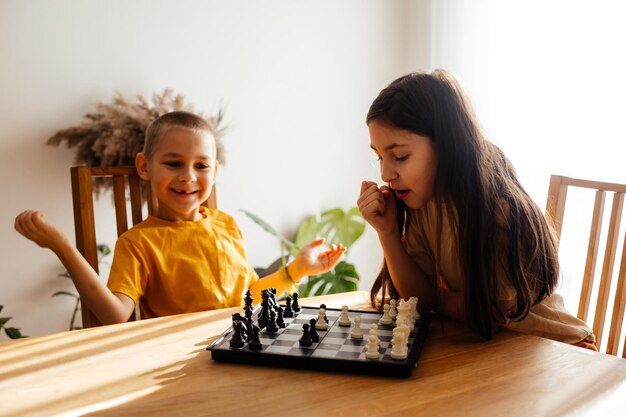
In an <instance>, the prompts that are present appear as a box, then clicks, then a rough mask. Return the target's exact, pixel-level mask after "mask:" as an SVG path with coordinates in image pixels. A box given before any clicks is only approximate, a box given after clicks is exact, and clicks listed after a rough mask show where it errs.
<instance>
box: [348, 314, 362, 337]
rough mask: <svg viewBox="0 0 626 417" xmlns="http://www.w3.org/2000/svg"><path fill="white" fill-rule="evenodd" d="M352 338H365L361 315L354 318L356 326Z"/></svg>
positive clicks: (351, 333)
mask: <svg viewBox="0 0 626 417" xmlns="http://www.w3.org/2000/svg"><path fill="white" fill-rule="evenodd" d="M350 338H352V339H354V340H361V339H363V330H362V329H361V316H356V317H355V318H354V328H353V329H352V331H351V332H350Z"/></svg>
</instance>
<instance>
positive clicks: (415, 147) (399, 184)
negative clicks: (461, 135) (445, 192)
mask: <svg viewBox="0 0 626 417" xmlns="http://www.w3.org/2000/svg"><path fill="white" fill-rule="evenodd" d="M368 127H369V131H370V144H371V147H372V149H373V150H374V152H376V155H377V156H378V160H379V163H380V173H381V175H380V176H381V179H382V180H383V181H384V182H386V183H388V184H389V187H390V188H392V189H393V190H394V192H395V194H396V196H397V197H398V198H400V199H402V200H404V202H405V203H406V204H407V206H409V207H410V208H414V209H416V208H420V207H422V206H423V205H424V204H426V203H427V202H428V201H429V200H431V199H432V198H433V196H434V184H435V173H436V170H437V158H436V155H435V149H434V147H433V143H432V140H431V139H430V138H428V137H426V136H421V135H418V134H416V133H413V132H411V131H408V130H403V129H398V128H396V127H394V126H392V125H391V124H389V123H385V122H382V121H380V120H376V119H374V120H372V121H371V122H370V123H369V125H368Z"/></svg>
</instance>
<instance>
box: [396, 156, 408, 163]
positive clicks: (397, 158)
mask: <svg viewBox="0 0 626 417" xmlns="http://www.w3.org/2000/svg"><path fill="white" fill-rule="evenodd" d="M408 157H409V155H403V156H396V157H395V158H394V159H395V160H396V161H398V162H402V161H406V159H407V158H408Z"/></svg>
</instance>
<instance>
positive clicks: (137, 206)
mask: <svg viewBox="0 0 626 417" xmlns="http://www.w3.org/2000/svg"><path fill="white" fill-rule="evenodd" d="M128 187H129V188H130V208H131V213H132V217H133V225H135V224H137V223H139V222H141V220H142V219H143V213H142V211H141V182H140V180H139V177H138V176H137V175H129V176H128Z"/></svg>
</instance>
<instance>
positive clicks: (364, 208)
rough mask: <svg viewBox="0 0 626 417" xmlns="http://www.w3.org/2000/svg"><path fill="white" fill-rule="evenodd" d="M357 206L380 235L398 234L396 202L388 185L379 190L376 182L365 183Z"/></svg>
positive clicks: (362, 184)
mask: <svg viewBox="0 0 626 417" xmlns="http://www.w3.org/2000/svg"><path fill="white" fill-rule="evenodd" d="M357 206H358V207H359V211H360V212H361V215H362V216H363V218H364V219H365V221H367V222H368V223H369V224H370V225H371V226H372V227H373V228H374V230H376V232H377V233H378V235H393V234H396V233H398V226H397V219H396V216H397V214H396V201H395V200H394V199H393V196H392V195H391V190H390V189H389V187H387V186H386V185H383V186H382V187H380V188H378V185H377V184H376V183H375V182H371V181H363V182H362V183H361V195H360V196H359V199H358V201H357Z"/></svg>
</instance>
